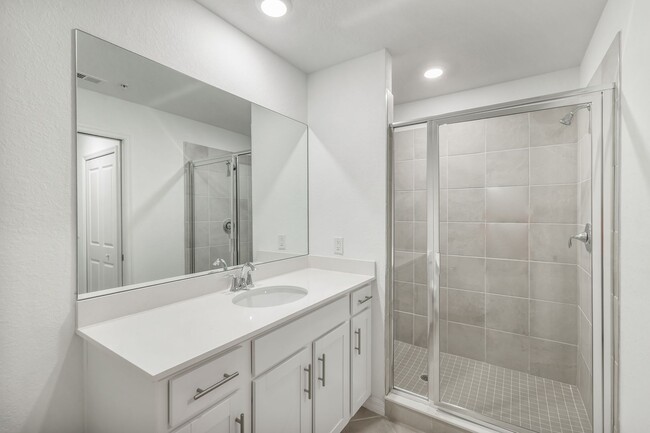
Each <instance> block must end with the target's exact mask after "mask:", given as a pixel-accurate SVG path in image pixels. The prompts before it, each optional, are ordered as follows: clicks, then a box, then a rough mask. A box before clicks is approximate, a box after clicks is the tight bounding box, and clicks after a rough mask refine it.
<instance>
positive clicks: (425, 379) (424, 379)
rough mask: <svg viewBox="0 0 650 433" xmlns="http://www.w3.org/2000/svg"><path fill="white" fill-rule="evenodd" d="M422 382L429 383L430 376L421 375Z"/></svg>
mask: <svg viewBox="0 0 650 433" xmlns="http://www.w3.org/2000/svg"><path fill="white" fill-rule="evenodd" d="M420 380H423V381H425V382H428V381H429V375H428V374H421V375H420Z"/></svg>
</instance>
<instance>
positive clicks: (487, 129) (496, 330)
mask: <svg viewBox="0 0 650 433" xmlns="http://www.w3.org/2000/svg"><path fill="white" fill-rule="evenodd" d="M600 116H601V102H600V94H598V95H591V96H589V95H587V96H582V97H574V98H569V99H565V100H561V101H555V102H545V103H540V104H537V105H527V106H523V107H518V108H510V109H507V110H502V111H500V112H495V111H491V112H488V113H479V114H474V115H467V116H458V117H451V118H448V119H444V120H440V121H432V122H431V123H430V127H431V128H432V146H430V149H429V164H430V166H429V172H430V175H431V176H433V178H431V186H432V188H433V194H432V197H431V201H430V203H431V206H430V209H431V210H433V212H432V215H431V216H432V218H430V219H429V221H430V223H431V226H430V227H432V229H433V230H432V231H431V232H430V233H429V237H430V239H429V251H430V253H431V257H432V260H431V265H430V268H429V270H430V275H433V300H434V305H433V318H434V332H435V335H434V336H432V338H431V345H432V347H433V354H432V356H433V364H434V366H435V367H434V371H433V376H434V378H433V379H434V380H433V382H432V384H431V394H432V397H433V398H432V400H433V401H434V403H435V404H436V405H438V406H440V407H441V408H444V409H445V410H449V411H452V412H454V413H456V414H459V415H461V416H465V417H468V418H470V419H472V420H478V421H479V422H485V423H488V424H495V425H499V426H502V427H505V428H508V429H511V430H514V431H534V432H552V433H555V432H558V433H559V432H566V431H569V432H584V433H586V432H592V431H593V429H592V424H593V411H594V410H593V407H594V404H593V402H594V398H593V396H594V392H595V390H594V389H593V387H594V386H597V383H598V381H594V380H593V378H594V377H597V375H598V374H600V369H601V368H602V366H601V365H599V364H598V357H594V355H593V354H594V352H595V351H596V352H595V353H598V350H602V348H599V347H595V343H594V342H596V341H597V339H594V338H593V335H594V334H593V332H594V331H593V330H594V329H596V328H595V327H594V323H597V324H600V323H601V318H600V317H594V316H595V314H594V313H593V312H594V311H599V310H597V309H595V308H594V306H595V305H600V303H601V302H602V300H601V299H600V298H599V296H600V295H599V292H598V291H594V290H593V289H592V287H598V284H599V281H597V279H598V278H599V277H598V275H597V273H596V272H593V270H594V265H593V264H592V263H598V261H599V260H601V257H600V255H597V256H596V257H594V256H593V255H592V253H591V248H592V247H593V246H594V245H600V242H601V240H600V237H599V236H600V235H599V231H598V230H592V229H591V228H590V227H591V226H594V227H597V228H599V227H600V224H601V216H600V214H599V212H600V211H592V208H593V206H592V197H594V199H597V200H600V199H599V198H598V197H599V196H600V186H601V185H600V183H601V182H602V178H596V177H595V176H594V174H595V173H596V174H599V173H600V171H599V170H598V168H597V166H598V164H602V159H599V158H601V152H600V146H601V137H600V135H599V133H596V134H593V133H592V132H593V131H599V130H600V129H599V128H600V127H601V126H600V123H599V122H600V120H599V119H600ZM594 194H595V195H594ZM583 232H584V234H583ZM581 234H582V235H581ZM570 239H571V243H569V240H570ZM436 253H437V254H436ZM597 266H599V265H597ZM592 274H593V276H594V277H593V280H594V281H592ZM593 293H596V297H594V296H593ZM594 320H596V322H594ZM599 332H600V331H599ZM600 353H602V352H600ZM594 371H596V373H594ZM594 384H596V385H594Z"/></svg>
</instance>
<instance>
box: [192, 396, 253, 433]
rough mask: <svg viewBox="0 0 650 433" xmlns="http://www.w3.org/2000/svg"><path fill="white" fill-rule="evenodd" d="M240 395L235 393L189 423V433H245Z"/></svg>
mask: <svg viewBox="0 0 650 433" xmlns="http://www.w3.org/2000/svg"><path fill="white" fill-rule="evenodd" d="M242 400H243V398H242V393H241V392H239V391H238V392H235V393H234V394H232V395H230V396H229V397H227V398H226V399H225V400H223V401H222V402H221V403H219V404H217V405H216V406H215V407H213V408H212V409H209V410H207V411H206V412H205V413H203V415H201V416H199V417H198V418H197V419H195V420H194V421H192V422H191V423H190V426H191V430H190V431H191V433H247V432H250V427H248V426H246V421H247V420H246V418H245V415H244V412H245V411H244V404H245V403H244V402H243V401H242ZM181 431H183V430H182V429H181Z"/></svg>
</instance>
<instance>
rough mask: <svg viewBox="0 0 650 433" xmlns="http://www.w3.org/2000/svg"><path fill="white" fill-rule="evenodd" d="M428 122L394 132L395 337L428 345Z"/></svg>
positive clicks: (421, 345)
mask: <svg viewBox="0 0 650 433" xmlns="http://www.w3.org/2000/svg"><path fill="white" fill-rule="evenodd" d="M426 142H427V135H426V126H420V127H414V128H401V129H400V130H398V131H396V132H395V134H394V148H393V151H394V161H395V164H394V170H395V171H394V176H395V182H394V188H395V206H394V212H395V215H394V221H395V222H394V251H395V253H394V254H395V257H394V259H395V275H394V279H395V283H394V303H393V308H394V310H395V320H394V322H393V326H395V333H394V335H395V338H396V339H397V340H398V341H402V342H405V343H409V344H415V345H417V346H420V347H427V329H428V310H427V290H426V287H427V286H426V278H427V273H426V248H427V245H426V235H427V226H426V220H427V211H426Z"/></svg>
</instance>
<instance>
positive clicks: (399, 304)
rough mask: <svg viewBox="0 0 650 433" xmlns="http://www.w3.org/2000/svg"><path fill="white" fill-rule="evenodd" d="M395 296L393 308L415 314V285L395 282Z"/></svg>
mask: <svg viewBox="0 0 650 433" xmlns="http://www.w3.org/2000/svg"><path fill="white" fill-rule="evenodd" d="M394 289H395V293H394V295H393V308H394V309H395V310H398V311H403V312H405V313H412V312H413V283H405V282H402V281H395V284H394Z"/></svg>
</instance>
